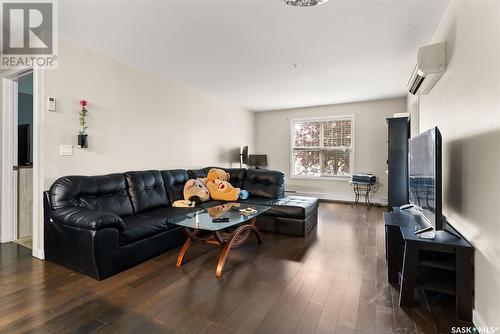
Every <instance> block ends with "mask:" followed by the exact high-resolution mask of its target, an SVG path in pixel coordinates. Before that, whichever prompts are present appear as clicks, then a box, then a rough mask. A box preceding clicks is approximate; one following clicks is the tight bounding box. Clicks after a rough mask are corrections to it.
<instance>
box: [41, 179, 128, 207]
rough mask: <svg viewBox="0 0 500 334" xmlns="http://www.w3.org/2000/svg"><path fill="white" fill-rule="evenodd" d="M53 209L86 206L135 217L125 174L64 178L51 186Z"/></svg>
mask: <svg viewBox="0 0 500 334" xmlns="http://www.w3.org/2000/svg"><path fill="white" fill-rule="evenodd" d="M50 203H51V205H52V208H53V209H54V210H57V209H61V208H64V207H86V208H89V209H93V210H98V211H105V212H110V213H113V214H115V215H118V216H127V215H132V214H133V208H132V203H131V202H130V198H129V195H128V192H127V184H126V182H125V177H124V176H123V174H110V175H101V176H66V177H61V178H59V179H58V180H56V181H55V182H54V184H53V185H52V186H51V187H50Z"/></svg>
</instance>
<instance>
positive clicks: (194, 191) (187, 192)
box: [183, 179, 210, 204]
mask: <svg viewBox="0 0 500 334" xmlns="http://www.w3.org/2000/svg"><path fill="white" fill-rule="evenodd" d="M183 194H184V199H185V200H189V201H193V202H196V203H197V204H199V203H201V202H206V201H208V200H209V199H210V192H209V191H208V189H207V187H206V186H205V182H204V179H190V180H188V181H187V182H186V183H185V184H184V191H183Z"/></svg>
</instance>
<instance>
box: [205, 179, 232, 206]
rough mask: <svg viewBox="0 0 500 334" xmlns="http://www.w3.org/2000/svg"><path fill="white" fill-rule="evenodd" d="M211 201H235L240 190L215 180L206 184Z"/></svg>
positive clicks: (225, 182) (227, 183)
mask: <svg viewBox="0 0 500 334" xmlns="http://www.w3.org/2000/svg"><path fill="white" fill-rule="evenodd" d="M207 188H208V190H209V191H210V196H211V197H212V199H214V200H217V201H227V202H231V201H236V200H237V199H238V197H239V195H240V188H235V187H233V185H232V184H231V183H229V182H227V181H221V180H215V182H213V181H208V182H207Z"/></svg>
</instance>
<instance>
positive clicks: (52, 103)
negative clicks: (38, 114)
mask: <svg viewBox="0 0 500 334" xmlns="http://www.w3.org/2000/svg"><path fill="white" fill-rule="evenodd" d="M47 111H52V112H55V111H56V99H55V97H48V98H47Z"/></svg>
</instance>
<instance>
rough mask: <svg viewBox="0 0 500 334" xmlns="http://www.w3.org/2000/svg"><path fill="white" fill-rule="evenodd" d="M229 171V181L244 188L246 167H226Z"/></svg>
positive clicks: (234, 185)
mask: <svg viewBox="0 0 500 334" xmlns="http://www.w3.org/2000/svg"><path fill="white" fill-rule="evenodd" d="M224 170H225V171H226V172H228V173H229V176H230V178H229V183H231V184H232V185H233V187H236V188H243V184H244V182H245V175H246V173H247V170H246V168H224Z"/></svg>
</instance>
